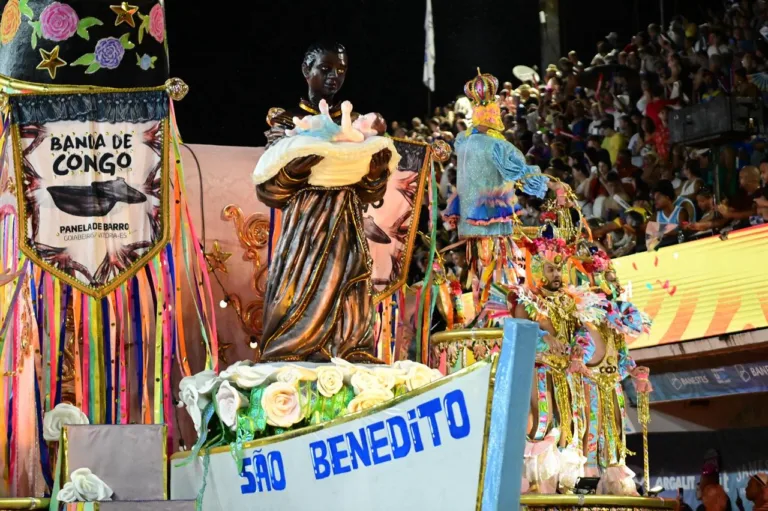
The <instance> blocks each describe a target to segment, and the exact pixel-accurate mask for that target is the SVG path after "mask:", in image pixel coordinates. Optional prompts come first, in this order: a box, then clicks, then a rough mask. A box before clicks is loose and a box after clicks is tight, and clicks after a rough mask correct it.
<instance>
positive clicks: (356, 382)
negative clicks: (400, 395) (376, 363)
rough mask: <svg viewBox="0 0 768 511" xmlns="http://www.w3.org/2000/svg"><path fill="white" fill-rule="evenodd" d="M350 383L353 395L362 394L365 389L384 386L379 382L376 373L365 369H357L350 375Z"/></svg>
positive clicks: (376, 388)
mask: <svg viewBox="0 0 768 511" xmlns="http://www.w3.org/2000/svg"><path fill="white" fill-rule="evenodd" d="M350 384H351V385H352V388H353V389H354V390H355V395H357V394H362V393H363V392H365V391H366V390H379V389H384V386H383V385H382V384H381V382H380V381H379V379H378V378H377V377H376V375H375V374H373V372H372V371H368V370H367V369H358V370H357V372H355V373H354V374H353V375H352V378H351V379H350ZM385 390H386V389H385Z"/></svg>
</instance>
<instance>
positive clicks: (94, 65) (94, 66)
mask: <svg viewBox="0 0 768 511" xmlns="http://www.w3.org/2000/svg"><path fill="white" fill-rule="evenodd" d="M99 69H101V64H99V63H98V62H96V61H95V60H94V61H93V62H91V65H90V66H88V69H86V70H85V74H87V75H92V74H93V73H95V72H96V71H98V70H99Z"/></svg>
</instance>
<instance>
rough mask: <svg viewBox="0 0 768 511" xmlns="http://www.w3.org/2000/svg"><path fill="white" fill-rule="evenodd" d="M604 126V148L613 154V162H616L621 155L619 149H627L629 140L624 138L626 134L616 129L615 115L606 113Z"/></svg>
mask: <svg viewBox="0 0 768 511" xmlns="http://www.w3.org/2000/svg"><path fill="white" fill-rule="evenodd" d="M602 128H603V142H602V148H603V149H605V150H606V151H608V154H609V155H610V156H611V162H615V161H616V159H617V158H618V156H619V151H621V150H622V149H626V147H627V140H626V139H625V138H624V135H622V134H621V133H618V132H617V131H616V129H615V122H614V120H613V116H612V115H610V114H606V116H605V118H604V120H603V124H602Z"/></svg>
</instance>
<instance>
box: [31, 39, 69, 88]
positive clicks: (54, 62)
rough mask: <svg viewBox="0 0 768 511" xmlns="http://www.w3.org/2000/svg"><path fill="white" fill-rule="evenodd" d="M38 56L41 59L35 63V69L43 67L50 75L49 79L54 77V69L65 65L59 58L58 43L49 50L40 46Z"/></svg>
mask: <svg viewBox="0 0 768 511" xmlns="http://www.w3.org/2000/svg"><path fill="white" fill-rule="evenodd" d="M40 56H41V57H43V60H42V61H41V62H40V63H39V64H38V65H37V69H45V70H47V71H48V74H49V75H50V76H51V80H53V79H55V78H56V70H57V69H58V68H60V67H61V66H66V65H67V63H66V62H64V60H62V59H60V58H59V45H56V47H55V48H54V49H52V50H51V51H45V50H44V49H42V48H40Z"/></svg>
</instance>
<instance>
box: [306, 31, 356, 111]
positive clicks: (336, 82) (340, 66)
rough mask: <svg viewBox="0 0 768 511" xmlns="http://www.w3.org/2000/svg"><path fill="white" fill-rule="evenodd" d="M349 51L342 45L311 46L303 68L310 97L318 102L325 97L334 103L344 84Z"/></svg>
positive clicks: (314, 101)
mask: <svg viewBox="0 0 768 511" xmlns="http://www.w3.org/2000/svg"><path fill="white" fill-rule="evenodd" d="M348 62H349V60H348V57H347V52H346V50H345V49H344V47H343V46H341V45H338V44H337V45H331V46H325V45H316V46H315V47H313V48H310V49H309V50H308V51H307V53H306V55H305V57H304V63H303V64H302V67H301V70H302V73H303V74H304V78H305V79H306V80H307V86H308V87H309V96H310V97H309V99H310V101H312V103H315V104H316V103H318V102H319V101H320V100H321V99H325V100H326V101H328V102H329V103H333V97H334V96H335V95H336V93H337V92H339V90H341V87H342V86H343V85H344V79H345V78H346V75H347V66H348Z"/></svg>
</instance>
